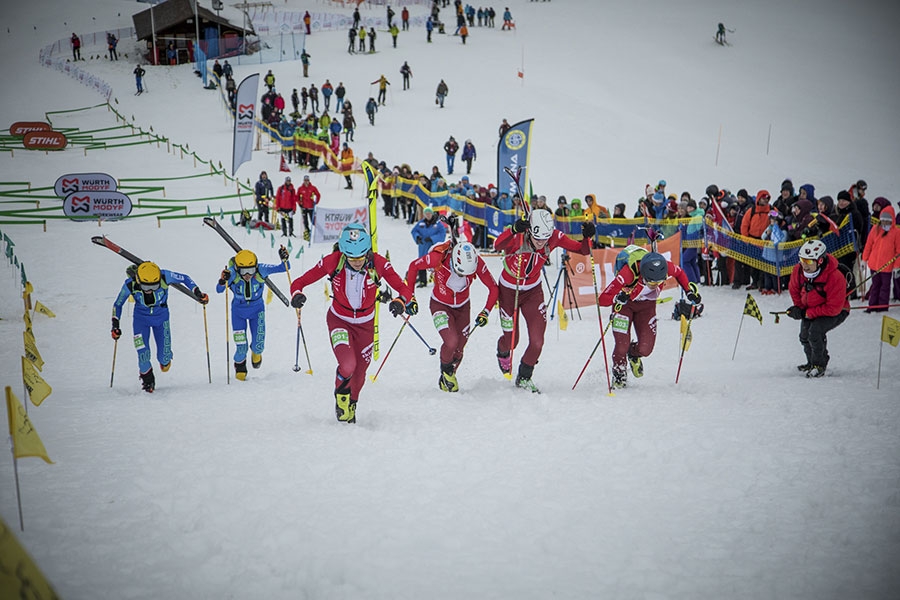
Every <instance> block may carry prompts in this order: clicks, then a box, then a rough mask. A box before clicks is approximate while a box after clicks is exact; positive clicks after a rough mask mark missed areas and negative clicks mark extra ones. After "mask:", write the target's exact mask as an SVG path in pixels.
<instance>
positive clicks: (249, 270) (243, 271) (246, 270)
mask: <svg viewBox="0 0 900 600" xmlns="http://www.w3.org/2000/svg"><path fill="white" fill-rule="evenodd" d="M237 272H238V274H239V275H241V276H244V275H253V274H254V273H256V267H238V270H237Z"/></svg>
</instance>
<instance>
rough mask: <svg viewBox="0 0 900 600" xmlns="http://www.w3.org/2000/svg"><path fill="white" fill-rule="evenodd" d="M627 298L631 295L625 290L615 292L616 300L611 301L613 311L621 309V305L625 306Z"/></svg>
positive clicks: (629, 298)
mask: <svg viewBox="0 0 900 600" xmlns="http://www.w3.org/2000/svg"><path fill="white" fill-rule="evenodd" d="M629 300H631V295H630V294H629V293H628V292H626V291H625V290H622V291H621V292H619V293H618V294H616V301H615V303H613V312H619V311H620V310H622V307H623V306H625V305H626V304H627V303H628V301H629Z"/></svg>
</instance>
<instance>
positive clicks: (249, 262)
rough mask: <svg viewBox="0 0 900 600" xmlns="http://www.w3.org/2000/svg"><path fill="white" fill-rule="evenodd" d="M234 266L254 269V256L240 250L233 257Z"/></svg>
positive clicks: (249, 252)
mask: <svg viewBox="0 0 900 600" xmlns="http://www.w3.org/2000/svg"><path fill="white" fill-rule="evenodd" d="M234 265H235V266H236V267H238V268H244V269H248V268H255V267H256V255H255V254H253V253H252V252H251V251H249V250H241V251H240V252H238V253H237V255H236V256H235V257H234Z"/></svg>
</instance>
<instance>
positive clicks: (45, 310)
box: [34, 300, 56, 319]
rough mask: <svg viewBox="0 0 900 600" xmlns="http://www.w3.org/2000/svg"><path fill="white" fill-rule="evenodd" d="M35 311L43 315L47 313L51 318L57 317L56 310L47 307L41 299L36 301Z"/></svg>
mask: <svg viewBox="0 0 900 600" xmlns="http://www.w3.org/2000/svg"><path fill="white" fill-rule="evenodd" d="M34 312H39V313H41V314H42V315H47V316H48V317H50V318H51V319H53V318H55V317H56V314H54V312H53V311H52V310H50V309H49V308H47V307H46V306H44V305H43V304H41V301H40V300H38V301H36V302H35V303H34Z"/></svg>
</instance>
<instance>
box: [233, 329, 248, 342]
mask: <svg viewBox="0 0 900 600" xmlns="http://www.w3.org/2000/svg"><path fill="white" fill-rule="evenodd" d="M234 343H235V344H237V345H238V346H240V345H244V344H246V343H247V332H246V331H244V330H243V329H241V330H235V332H234Z"/></svg>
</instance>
